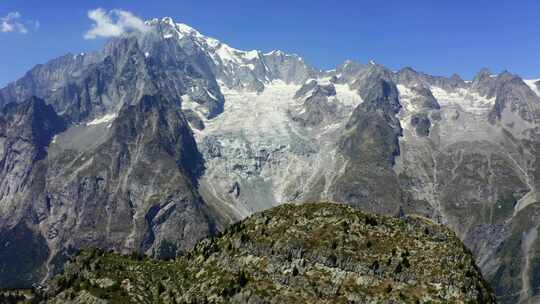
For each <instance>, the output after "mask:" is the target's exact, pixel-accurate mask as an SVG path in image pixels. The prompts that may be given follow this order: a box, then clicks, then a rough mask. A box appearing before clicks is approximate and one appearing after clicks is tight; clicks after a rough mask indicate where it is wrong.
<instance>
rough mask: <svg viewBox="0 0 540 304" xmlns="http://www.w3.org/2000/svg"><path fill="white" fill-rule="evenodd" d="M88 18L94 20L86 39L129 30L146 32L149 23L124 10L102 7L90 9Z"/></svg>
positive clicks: (116, 34) (113, 34)
mask: <svg viewBox="0 0 540 304" xmlns="http://www.w3.org/2000/svg"><path fill="white" fill-rule="evenodd" d="M88 18H90V19H92V20H93V21H94V24H93V25H92V28H91V29H90V30H88V31H87V32H86V33H85V34H84V39H96V38H97V37H117V36H120V35H122V34H123V33H125V32H128V31H140V32H146V31H148V30H149V27H148V25H146V24H145V23H144V21H143V20H142V19H140V18H139V17H137V16H135V15H133V14H132V13H131V12H128V11H124V10H119V9H115V10H111V11H109V12H107V11H105V10H104V9H102V8H96V9H94V10H91V11H88Z"/></svg>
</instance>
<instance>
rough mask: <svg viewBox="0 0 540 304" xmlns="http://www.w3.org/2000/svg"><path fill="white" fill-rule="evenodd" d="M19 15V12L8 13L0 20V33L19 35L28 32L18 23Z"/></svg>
mask: <svg viewBox="0 0 540 304" xmlns="http://www.w3.org/2000/svg"><path fill="white" fill-rule="evenodd" d="M21 17H22V16H21V14H20V13H19V12H10V13H8V14H7V15H6V16H4V17H1V18H0V22H1V23H0V32H3V33H11V32H13V33H20V34H26V33H28V30H27V29H26V26H24V24H22V23H21V22H20V20H21Z"/></svg>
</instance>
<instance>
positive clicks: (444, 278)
mask: <svg viewBox="0 0 540 304" xmlns="http://www.w3.org/2000/svg"><path fill="white" fill-rule="evenodd" d="M46 297H48V300H47V302H48V303H90V302H92V303H127V302H128V301H129V300H131V301H133V302H147V303H193V302H197V303H200V302H212V303H278V302H279V303H313V302H317V303H495V297H494V295H493V293H492V291H491V289H490V288H489V287H488V285H487V283H486V282H485V281H484V279H483V278H482V276H481V274H480V272H479V270H478V268H476V266H475V264H474V259H473V257H472V255H471V254H470V252H469V251H468V250H467V249H466V248H465V247H464V246H463V244H462V243H461V242H460V241H459V239H458V238H457V237H456V236H455V235H454V234H453V233H452V232H451V231H450V230H449V229H447V228H444V227H442V226H440V225H435V224H433V223H431V222H430V221H429V220H426V219H423V218H418V217H407V218H402V219H396V218H389V217H383V216H373V215H367V214H364V213H362V212H359V211H355V210H354V209H352V208H350V207H345V206H344V205H338V204H306V205H303V206H294V205H282V206H280V207H276V208H274V209H271V210H268V211H265V212H262V213H258V214H256V215H254V216H252V217H250V218H248V219H246V220H244V221H242V222H240V223H237V224H235V225H233V226H232V227H230V228H228V229H227V230H226V231H225V232H224V233H223V234H222V235H220V236H219V237H217V238H212V239H207V240H204V241H202V242H201V243H199V244H198V245H197V246H196V247H195V249H194V250H193V251H191V252H189V253H188V254H187V255H186V256H183V257H180V258H178V259H176V260H172V261H161V262H155V261H151V260H136V259H132V258H130V257H128V256H120V255H117V254H108V253H105V252H103V251H96V250H93V251H84V252H82V253H81V254H79V255H78V256H77V257H76V258H75V259H74V260H73V261H72V262H71V263H70V264H69V266H68V267H67V268H66V270H65V272H64V273H63V274H62V275H60V276H58V277H57V278H55V279H54V280H53V281H52V282H51V285H50V286H49V289H48V291H47V293H46Z"/></svg>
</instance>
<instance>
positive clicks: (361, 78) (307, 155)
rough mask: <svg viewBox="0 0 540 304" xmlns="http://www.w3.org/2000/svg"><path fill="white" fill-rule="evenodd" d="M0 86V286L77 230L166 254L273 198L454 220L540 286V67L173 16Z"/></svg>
mask: <svg viewBox="0 0 540 304" xmlns="http://www.w3.org/2000/svg"><path fill="white" fill-rule="evenodd" d="M146 24H147V26H149V28H150V30H149V31H147V32H144V33H143V32H130V33H126V34H124V35H122V36H121V37H118V38H112V39H111V40H109V41H108V42H107V44H106V45H105V46H104V48H103V49H102V50H99V51H96V52H93V53H90V54H77V55H73V54H68V55H65V56H62V57H60V58H57V59H54V60H52V61H50V62H48V63H46V64H43V65H37V66H36V67H34V68H33V69H32V70H30V71H29V72H27V73H26V74H25V75H24V76H23V77H22V78H21V79H19V80H16V81H14V82H12V83H10V84H8V85H7V86H6V87H5V88H2V89H0V106H1V107H2V110H1V113H0V242H1V243H0V244H2V246H0V287H4V288H20V287H28V286H31V285H32V284H36V283H43V282H46V281H47V280H48V279H50V278H51V276H52V275H53V274H56V273H58V272H59V271H60V270H61V269H62V266H63V265H64V263H65V261H66V260H67V259H68V257H69V256H70V255H71V253H73V252H75V251H77V250H79V249H81V248H87V247H98V248H102V249H105V250H114V251H116V252H118V253H130V252H133V251H135V252H139V253H142V254H146V255H150V256H153V257H156V258H168V257H172V256H176V255H179V254H182V253H185V252H188V251H189V250H191V249H192V248H193V246H194V245H195V244H196V243H197V242H198V241H199V240H200V239H202V238H204V237H206V236H209V235H216V234H217V233H218V232H220V231H223V230H224V229H225V228H226V227H227V226H229V225H230V224H231V223H234V222H236V221H239V220H241V219H243V218H245V217H247V216H249V215H251V214H253V213H255V212H258V211H261V210H265V209H268V208H271V207H274V206H277V205H280V204H282V203H285V202H292V203H309V202H318V201H333V202H343V203H347V204H348V205H350V206H352V207H354V208H357V209H360V210H363V211H367V212H371V213H379V214H386V215H396V214H403V213H404V214H418V215H422V216H425V217H428V218H431V219H433V220H434V221H437V222H439V223H442V224H445V225H447V226H448V227H450V228H451V229H452V230H453V231H454V232H455V233H456V234H457V236H458V237H459V238H460V239H461V240H462V241H463V242H464V243H465V245H466V246H467V247H468V248H469V249H470V250H471V252H472V253H473V255H474V257H475V260H476V263H477V264H478V265H479V267H480V269H481V270H482V273H483V275H484V276H485V277H486V278H487V279H488V281H489V282H490V283H491V285H492V286H493V288H494V290H495V293H496V295H497V297H498V299H499V301H500V302H502V303H529V302H530V301H535V300H538V299H540V296H539V295H540V290H539V289H538V286H539V285H540V277H539V276H538V273H540V272H539V271H538V269H540V239H538V238H537V229H538V223H540V221H539V217H540V204H538V190H537V189H539V186H540V162H538V161H537V159H538V157H537V155H539V152H540V151H539V150H540V129H539V127H540V81H535V80H523V79H521V78H520V77H519V76H518V75H515V74H512V73H510V72H507V71H504V72H502V73H499V74H497V75H495V74H492V73H491V72H490V71H489V70H487V69H484V70H481V71H480V72H479V73H478V74H477V75H476V76H475V77H474V79H473V80H472V81H465V80H463V79H461V78H460V77H459V76H457V75H453V76H452V77H449V78H448V77H439V76H431V75H427V74H425V73H422V72H418V71H415V70H414V69H412V68H403V69H401V70H398V71H391V70H389V69H387V68H386V67H384V66H382V65H380V64H377V63H375V62H369V63H367V64H361V63H357V62H354V61H346V62H344V63H343V64H342V65H340V66H338V67H336V69H334V70H329V71H322V70H319V69H316V68H314V67H311V66H309V65H308V64H307V63H306V62H305V61H304V60H303V58H302V57H300V56H298V55H296V54H288V53H285V52H283V51H279V50H276V51H272V52H268V53H263V52H261V51H242V50H237V49H235V48H233V47H231V46H228V45H227V44H225V43H222V42H220V41H218V40H216V39H213V38H210V37H206V36H204V35H203V34H201V33H200V32H198V31H197V30H195V29H193V28H191V27H189V26H187V25H185V24H180V23H175V22H174V21H173V20H172V19H171V18H168V17H166V18H163V19H154V20H150V21H147V22H146Z"/></svg>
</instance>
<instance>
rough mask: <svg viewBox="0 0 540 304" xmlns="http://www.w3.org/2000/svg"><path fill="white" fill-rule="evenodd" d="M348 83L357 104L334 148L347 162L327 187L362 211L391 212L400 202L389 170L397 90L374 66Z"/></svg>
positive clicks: (396, 124)
mask: <svg viewBox="0 0 540 304" xmlns="http://www.w3.org/2000/svg"><path fill="white" fill-rule="evenodd" d="M351 87H352V88H355V89H356V90H357V92H358V94H359V95H360V96H361V97H362V100H363V103H362V104H360V105H358V107H356V109H355V110H354V112H353V113H352V114H351V116H350V118H349V120H348V122H347V124H346V126H345V131H344V133H343V135H342V137H341V138H340V141H339V152H340V153H342V154H343V155H344V156H345V157H346V159H347V160H348V164H347V166H346V167H345V168H344V170H343V174H341V175H340V176H338V177H337V178H336V180H335V181H334V183H333V185H332V193H333V195H334V196H333V198H334V199H335V200H340V201H346V202H348V203H350V204H351V205H353V206H356V207H359V208H361V209H363V210H371V211H375V212H379V213H386V214H392V213H393V212H396V211H397V210H398V208H399V206H400V205H401V204H402V196H401V193H400V189H399V186H398V179H397V175H396V174H395V172H394V171H393V170H392V166H393V164H394V158H395V157H396V156H397V155H398V154H399V144H398V137H399V136H400V134H401V126H400V123H399V120H398V119H397V118H396V114H397V113H398V111H399V109H400V107H401V105H400V103H399V97H398V90H397V88H396V86H395V84H394V83H393V82H392V80H391V78H390V72H389V71H387V70H386V69H384V68H383V67H381V66H378V65H371V66H370V67H369V68H367V69H366V70H365V71H364V72H363V73H362V74H360V76H359V77H358V78H357V79H356V80H355V81H354V82H353V83H352V84H351ZM360 172H362V173H361V174H360Z"/></svg>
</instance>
